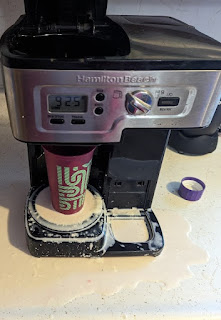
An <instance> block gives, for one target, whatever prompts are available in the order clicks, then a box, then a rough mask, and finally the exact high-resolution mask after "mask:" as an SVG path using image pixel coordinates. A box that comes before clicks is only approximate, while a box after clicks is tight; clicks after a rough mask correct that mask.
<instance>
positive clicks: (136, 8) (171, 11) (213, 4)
mask: <svg viewBox="0 0 221 320" xmlns="http://www.w3.org/2000/svg"><path fill="white" fill-rule="evenodd" d="M45 1H47V0H45ZM73 1H77V0H73ZM23 11H24V6H23V0H0V35H1V34H2V32H3V31H4V30H5V29H6V28H7V27H9V26H10V25H11V24H12V23H13V22H14V21H15V20H16V19H17V17H18V16H19V15H20V14H22V13H23ZM108 13H109V14H139V15H164V16H172V17H175V18H177V19H180V20H183V21H185V22H187V23H189V24H191V25H194V26H195V27H196V28H197V29H199V30H200V31H202V32H204V33H206V34H208V35H209V36H211V37H213V38H215V39H217V40H219V41H221V1H220V0H109V6H108ZM0 84H1V79H0Z"/></svg>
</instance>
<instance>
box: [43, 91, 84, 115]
mask: <svg viewBox="0 0 221 320" xmlns="http://www.w3.org/2000/svg"><path fill="white" fill-rule="evenodd" d="M87 102H88V97H87V96H77V95H75V96H71V95H50V96H49V97H48V106H49V111H50V112H73V113H79V112H87Z"/></svg>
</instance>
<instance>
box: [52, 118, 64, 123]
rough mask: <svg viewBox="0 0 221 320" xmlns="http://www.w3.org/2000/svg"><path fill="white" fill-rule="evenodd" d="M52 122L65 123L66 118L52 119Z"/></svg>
mask: <svg viewBox="0 0 221 320" xmlns="http://www.w3.org/2000/svg"><path fill="white" fill-rule="evenodd" d="M50 123H51V124H63V123H64V119H51V120H50Z"/></svg>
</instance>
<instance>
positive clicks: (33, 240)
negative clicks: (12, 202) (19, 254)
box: [25, 185, 164, 257]
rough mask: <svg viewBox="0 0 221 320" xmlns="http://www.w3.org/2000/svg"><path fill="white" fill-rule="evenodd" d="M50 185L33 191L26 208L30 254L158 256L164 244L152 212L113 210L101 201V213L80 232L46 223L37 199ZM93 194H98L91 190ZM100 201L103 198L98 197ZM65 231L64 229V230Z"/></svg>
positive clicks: (91, 218) (80, 229) (90, 219)
mask: <svg viewBox="0 0 221 320" xmlns="http://www.w3.org/2000/svg"><path fill="white" fill-rule="evenodd" d="M47 188H48V186H47V185H42V186H40V187H38V188H32V189H31V190H30V193H29V195H28V198H27V202H26V208H25V228H26V236H27V243H28V248H29V251H30V253H31V254H32V255H33V256H36V257H102V256H144V255H146V256H157V255H159V254H160V252H161V251H162V249H163V245H164V241H163V235H162V231H161V228H160V225H159V223H158V221H157V219H156V217H155V215H154V213H153V212H152V210H151V209H150V210H147V211H144V210H139V209H136V208H132V209H116V208H115V209H112V210H109V211H107V210H106V206H105V203H104V201H103V200H102V199H101V210H100V211H101V212H99V213H97V214H96V215H95V214H92V216H90V217H89V219H88V220H87V223H86V224H85V223H84V221H83V223H82V226H81V228H76V225H68V226H64V225H62V226H61V225H56V226H54V224H53V223H49V221H47V222H46V221H45V220H44V218H43V217H42V216H40V215H39V212H38V210H37V208H36V199H37V198H38V197H39V195H40V194H41V192H42V191H43V192H44V191H45V190H47ZM88 188H89V190H90V191H91V193H93V194H94V195H98V196H99V194H98V193H97V191H96V190H95V189H94V188H93V187H92V186H88ZM99 197H100V196H99ZM61 227H62V228H61Z"/></svg>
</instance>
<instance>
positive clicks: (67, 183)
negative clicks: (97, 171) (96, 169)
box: [43, 146, 95, 214]
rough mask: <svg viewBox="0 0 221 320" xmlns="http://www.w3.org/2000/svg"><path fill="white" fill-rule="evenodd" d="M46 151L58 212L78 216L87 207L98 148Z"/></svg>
mask: <svg viewBox="0 0 221 320" xmlns="http://www.w3.org/2000/svg"><path fill="white" fill-rule="evenodd" d="M43 149H44V153H45V158H46V165H47V171H48V180H49V186H50V191H51V200H52V205H53V207H54V209H55V210H56V211H58V212H60V213H63V214H73V213H77V212H78V211H80V210H81V209H82V207H83V205H84V199H85V192H86V190H87V184H88V179H89V175H90V168H91V162H92V157H93V153H94V150H95V147H78V148H77V147H55V146H43Z"/></svg>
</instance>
